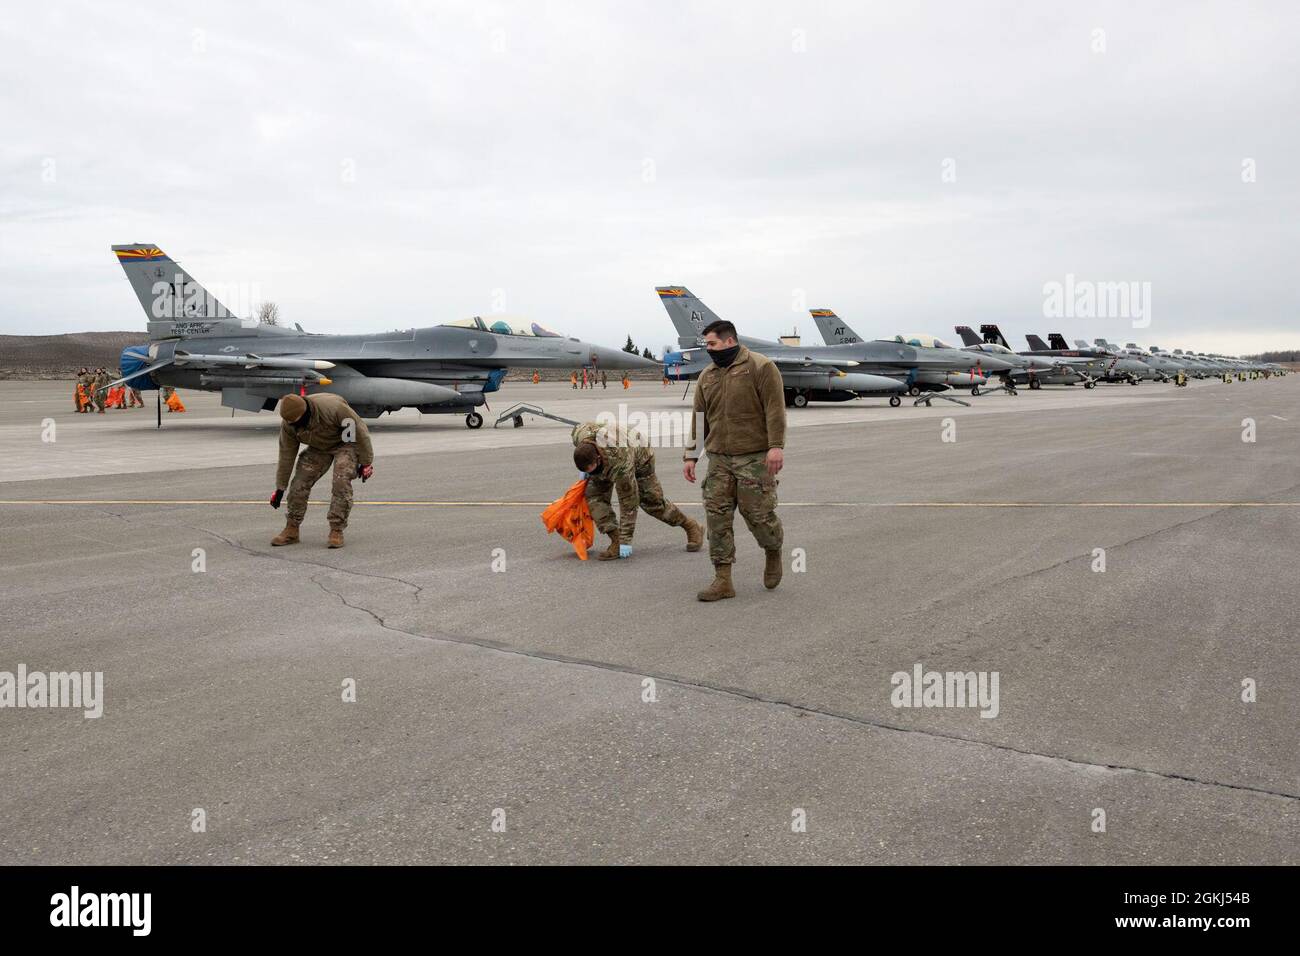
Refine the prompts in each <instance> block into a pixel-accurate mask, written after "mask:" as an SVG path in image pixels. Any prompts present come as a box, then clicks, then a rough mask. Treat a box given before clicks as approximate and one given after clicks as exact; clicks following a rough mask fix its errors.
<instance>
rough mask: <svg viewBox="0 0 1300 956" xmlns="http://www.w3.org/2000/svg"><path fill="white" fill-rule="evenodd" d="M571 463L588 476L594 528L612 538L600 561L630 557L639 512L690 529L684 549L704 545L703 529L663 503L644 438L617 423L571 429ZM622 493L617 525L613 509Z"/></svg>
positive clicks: (662, 491)
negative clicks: (615, 495)
mask: <svg viewBox="0 0 1300 956" xmlns="http://www.w3.org/2000/svg"><path fill="white" fill-rule="evenodd" d="M573 445H574V450H573V462H574V464H575V465H577V466H578V469H579V470H580V471H582V472H584V473H585V474H586V475H587V492H586V496H587V507H588V508H590V509H591V517H592V519H593V520H594V521H595V522H596V527H597V528H598V529H600V531H601V532H602V533H604V534H607V535H609V547H608V548H606V549H605V550H604V551H602V552H601V553H600V554H598V555H596V557H597V559H599V560H601V561H608V560H611V559H614V558H619V557H630V556H631V554H632V535H633V533H634V532H635V531H636V513H637V509H638V508H640V510H642V511H644V512H645V513H646V514H648V515H650V516H651V517H652V518H658V519H659V520H660V521H662V522H663V523H664V524H666V525H670V526H671V527H674V528H685V529H686V550H687V551H698V550H700V548H701V547H702V546H703V545H704V529H703V528H701V527H700V525H699V522H697V521H694V520H692V519H691V518H688V517H687V516H686V515H684V514H683V513H682V511H681V509H680V508H678V507H677V506H676V505H675V504H673V503H672V502H671V501H668V500H667V499H665V498H664V489H663V486H662V485H660V484H659V477H658V476H657V475H656V474H655V454H654V451H653V450H651V449H650V447H649V446H648V445H647V444H646V442H645V439H644V438H642V436H641V435H640V434H638V433H637V432H634V431H625V430H624V429H622V428H620V427H619V426H618V424H617V423H614V422H610V423H609V424H604V425H602V424H601V423H599V422H586V423H585V424H582V425H578V426H576V427H575V428H574V429H573ZM614 491H617V492H618V511H619V517H618V520H617V521H615V519H614V508H613V505H612V504H611V498H612V496H613V492H614Z"/></svg>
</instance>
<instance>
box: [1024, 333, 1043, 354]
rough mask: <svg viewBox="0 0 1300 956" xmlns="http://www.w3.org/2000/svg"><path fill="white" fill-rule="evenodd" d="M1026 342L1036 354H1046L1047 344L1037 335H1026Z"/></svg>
mask: <svg viewBox="0 0 1300 956" xmlns="http://www.w3.org/2000/svg"><path fill="white" fill-rule="evenodd" d="M1025 341H1026V342H1028V343H1029V348H1030V349H1031V350H1032V351H1034V352H1046V351H1047V343H1046V342H1044V341H1043V340H1042V339H1040V338H1039V337H1038V336H1037V335H1026V336H1025Z"/></svg>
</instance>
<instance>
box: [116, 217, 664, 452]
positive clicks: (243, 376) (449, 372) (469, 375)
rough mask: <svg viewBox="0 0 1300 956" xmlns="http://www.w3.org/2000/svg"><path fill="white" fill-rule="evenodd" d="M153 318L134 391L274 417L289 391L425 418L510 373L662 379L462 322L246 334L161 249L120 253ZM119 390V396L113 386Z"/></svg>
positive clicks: (599, 350) (475, 424)
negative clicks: (167, 391)
mask: <svg viewBox="0 0 1300 956" xmlns="http://www.w3.org/2000/svg"><path fill="white" fill-rule="evenodd" d="M113 252H114V253H116V254H117V259H118V262H120V263H121V264H122V269H123V271H125V272H126V276H127V278H128V279H129V280H130V281H131V288H132V289H134V290H135V294H136V297H137V298H138V299H139V300H140V305H141V306H143V307H144V310H145V313H146V314H147V315H148V317H149V342H148V344H147V345H132V346H128V347H127V348H126V349H124V350H123V352H122V362H121V368H122V371H123V372H125V373H126V374H125V376H124V377H123V378H121V379H119V380H118V381H117V382H114V383H112V384H113V385H117V384H119V383H120V382H125V381H135V383H136V387H137V388H157V387H158V386H159V385H170V386H173V387H178V388H193V389H201V390H203V391H217V392H220V393H221V404H223V405H225V406H227V407H229V408H240V409H244V410H246V411H253V412H256V411H264V410H265V411H269V410H271V409H273V408H275V405H276V402H277V401H278V400H279V399H280V398H281V397H282V396H283V395H285V394H287V393H289V392H302V393H304V394H314V393H316V392H333V393H334V394H336V395H341V396H342V397H343V398H344V399H345V400H346V401H347V402H348V404H349V405H351V406H352V407H353V408H354V409H356V411H357V413H358V414H359V415H362V416H363V417H365V418H377V417H378V416H380V415H382V414H383V413H384V412H394V411H397V410H398V409H401V408H407V407H414V408H417V409H419V410H420V411H421V412H423V413H425V414H434V415H440V414H462V413H464V414H465V424H466V425H468V426H469V427H470V428H479V427H480V426H482V424H483V416H482V415H480V414H479V413H478V412H477V411H475V409H476V408H478V407H479V406H480V405H484V404H486V402H487V395H488V394H489V393H490V392H494V391H496V390H497V388H499V387H500V385H501V380H502V379H503V378H505V375H506V372H507V371H508V370H509V369H511V368H514V367H523V368H538V369H542V368H552V369H555V368H559V369H577V368H583V367H595V368H605V369H609V370H611V371H612V370H614V369H634V368H657V367H658V364H659V363H657V362H655V361H653V360H651V359H646V358H642V357H641V356H639V355H632V354H631V353H629V352H624V351H622V350H620V349H613V348H605V347H603V346H600V345H591V344H589V343H587V342H582V341H579V340H578V339H574V338H566V337H564V336H561V335H557V334H555V333H554V332H551V331H548V330H547V329H544V328H543V327H541V326H540V325H537V324H535V323H534V324H531V325H530V326H528V327H527V328H524V327H522V326H516V325H510V324H509V323H507V322H505V321H503V320H496V321H493V320H490V319H483V318H478V317H475V318H472V319H463V320H461V321H458V322H451V323H448V324H445V325H438V326H433V327H429V328H418V329H405V330H402V331H396V332H377V333H371V334H368V335H314V334H309V333H307V332H304V331H302V329H301V328H295V329H285V328H281V327H280V326H275V325H259V324H256V323H248V322H246V321H244V320H241V319H239V318H238V317H236V316H234V315H232V314H231V313H230V311H229V310H228V309H227V308H226V307H225V306H223V305H222V304H221V303H220V302H219V301H217V299H216V298H215V297H214V296H213V295H212V294H211V293H209V292H208V291H207V290H206V289H204V288H203V287H202V286H201V285H199V284H198V283H197V282H196V281H194V279H193V278H191V277H190V275H189V274H188V273H187V272H186V271H185V270H184V269H183V268H182V267H181V265H180V264H179V263H178V262H176V261H175V260H173V259H171V258H170V257H169V256H168V255H167V254H166V253H164V252H163V251H162V250H161V249H159V248H158V247H157V246H154V245H150V244H148V243H131V244H129V245H121V246H113ZM110 387H111V386H110Z"/></svg>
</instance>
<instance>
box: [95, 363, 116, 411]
mask: <svg viewBox="0 0 1300 956" xmlns="http://www.w3.org/2000/svg"><path fill="white" fill-rule="evenodd" d="M111 381H113V380H112V379H111V378H109V377H108V369H106V368H104V367H103V366H100V368H98V369H96V371H95V381H94V385H93V386H92V392H91V394H92V395H93V396H94V400H95V411H97V412H99V414H101V415H103V414H104V408H105V407H106V406H107V405H108V384H109V383H110V382H111Z"/></svg>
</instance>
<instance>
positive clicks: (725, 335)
mask: <svg viewBox="0 0 1300 956" xmlns="http://www.w3.org/2000/svg"><path fill="white" fill-rule="evenodd" d="M710 332H712V333H713V334H714V335H716V336H717V337H718V338H720V339H734V338H735V337H736V327H735V326H734V325H732V324H731V323H730V322H728V321H727V320H726V319H714V320H713V321H712V322H710V323H709V324H708V325H706V326H705V327H704V328H702V329H700V337H701V338H703V337H704V336H706V335H708V334H709V333H710Z"/></svg>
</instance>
